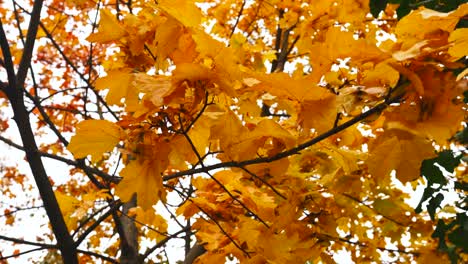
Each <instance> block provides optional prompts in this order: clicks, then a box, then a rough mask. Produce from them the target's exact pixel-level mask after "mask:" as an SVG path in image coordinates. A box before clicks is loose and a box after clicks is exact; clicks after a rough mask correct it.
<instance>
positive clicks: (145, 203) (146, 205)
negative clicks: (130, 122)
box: [115, 143, 170, 210]
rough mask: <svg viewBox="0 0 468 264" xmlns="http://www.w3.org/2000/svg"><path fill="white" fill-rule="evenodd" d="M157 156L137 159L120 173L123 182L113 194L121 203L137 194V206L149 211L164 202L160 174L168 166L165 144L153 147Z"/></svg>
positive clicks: (167, 146)
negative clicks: (160, 201) (158, 203)
mask: <svg viewBox="0 0 468 264" xmlns="http://www.w3.org/2000/svg"><path fill="white" fill-rule="evenodd" d="M153 148H154V149H155V151H156V152H157V155H156V156H154V157H152V158H151V159H137V160H132V161H130V163H129V164H127V165H126V166H125V168H124V169H123V170H122V171H121V172H120V176H122V177H123V180H122V181H121V182H120V183H119V185H117V187H116V189H115V193H116V194H117V195H118V196H119V197H120V198H121V199H122V201H124V202H126V201H129V200H130V199H131V198H132V196H133V194H134V193H136V194H137V201H138V205H139V206H141V207H142V208H143V209H144V210H148V209H150V208H151V207H152V206H153V205H155V204H156V203H157V202H158V201H159V200H165V195H166V193H165V190H164V188H163V185H162V183H163V179H162V173H163V172H164V170H165V169H166V168H167V165H168V164H169V160H168V155H169V152H170V147H169V145H168V144H167V143H159V144H157V145H155V146H153Z"/></svg>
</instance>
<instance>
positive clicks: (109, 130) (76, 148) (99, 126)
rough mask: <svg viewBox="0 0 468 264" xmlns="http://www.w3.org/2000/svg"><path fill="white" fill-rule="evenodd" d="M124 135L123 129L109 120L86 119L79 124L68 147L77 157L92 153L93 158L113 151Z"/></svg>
mask: <svg viewBox="0 0 468 264" xmlns="http://www.w3.org/2000/svg"><path fill="white" fill-rule="evenodd" d="M122 137H123V130H122V129H121V128H120V127H119V126H118V125H116V124H114V123H112V122H110V121H107V120H85V121H82V122H81V123H79V124H78V125H77V129H76V135H74V136H73V137H72V139H71V141H70V144H69V145H68V147H67V149H68V150H69V151H70V152H71V153H73V156H74V157H75V158H77V159H81V158H84V157H86V156H87V155H91V157H92V160H95V159H97V158H100V157H101V155H102V154H103V153H104V152H107V151H111V150H112V149H113V148H114V147H115V146H116V145H117V143H119V141H120V140H121V139H122Z"/></svg>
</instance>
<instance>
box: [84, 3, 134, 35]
mask: <svg viewBox="0 0 468 264" xmlns="http://www.w3.org/2000/svg"><path fill="white" fill-rule="evenodd" d="M100 16H101V20H100V21H99V27H98V32H96V33H92V34H91V35H89V36H88V37H87V38H86V40H88V41H90V42H98V43H109V42H112V41H116V40H120V39H121V38H122V37H124V36H125V35H126V34H127V32H126V31H125V29H124V28H123V27H122V26H121V25H120V24H119V22H118V21H117V19H116V18H115V16H114V15H113V14H112V13H111V12H110V11H109V10H107V9H102V10H101V13H100Z"/></svg>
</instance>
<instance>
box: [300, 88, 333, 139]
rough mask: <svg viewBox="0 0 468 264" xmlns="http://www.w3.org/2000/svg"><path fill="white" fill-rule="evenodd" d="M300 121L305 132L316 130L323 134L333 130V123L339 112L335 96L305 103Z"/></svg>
mask: <svg viewBox="0 0 468 264" xmlns="http://www.w3.org/2000/svg"><path fill="white" fill-rule="evenodd" d="M301 107H302V109H301V111H300V112H299V121H300V124H301V125H302V126H303V128H304V130H305V131H309V130H310V129H315V131H316V132H318V133H323V132H325V131H327V130H329V129H332V128H333V122H334V120H335V118H336V114H337V112H338V109H337V100H336V96H335V95H330V96H328V97H327V98H325V99H323V100H310V101H305V102H304V103H303V104H302V105H301Z"/></svg>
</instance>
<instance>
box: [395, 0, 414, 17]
mask: <svg viewBox="0 0 468 264" xmlns="http://www.w3.org/2000/svg"><path fill="white" fill-rule="evenodd" d="M410 12H411V7H410V1H409V0H402V1H400V6H399V7H398V9H397V16H398V20H400V19H401V18H402V17H404V16H406V15H407V14H409V13H410Z"/></svg>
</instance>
